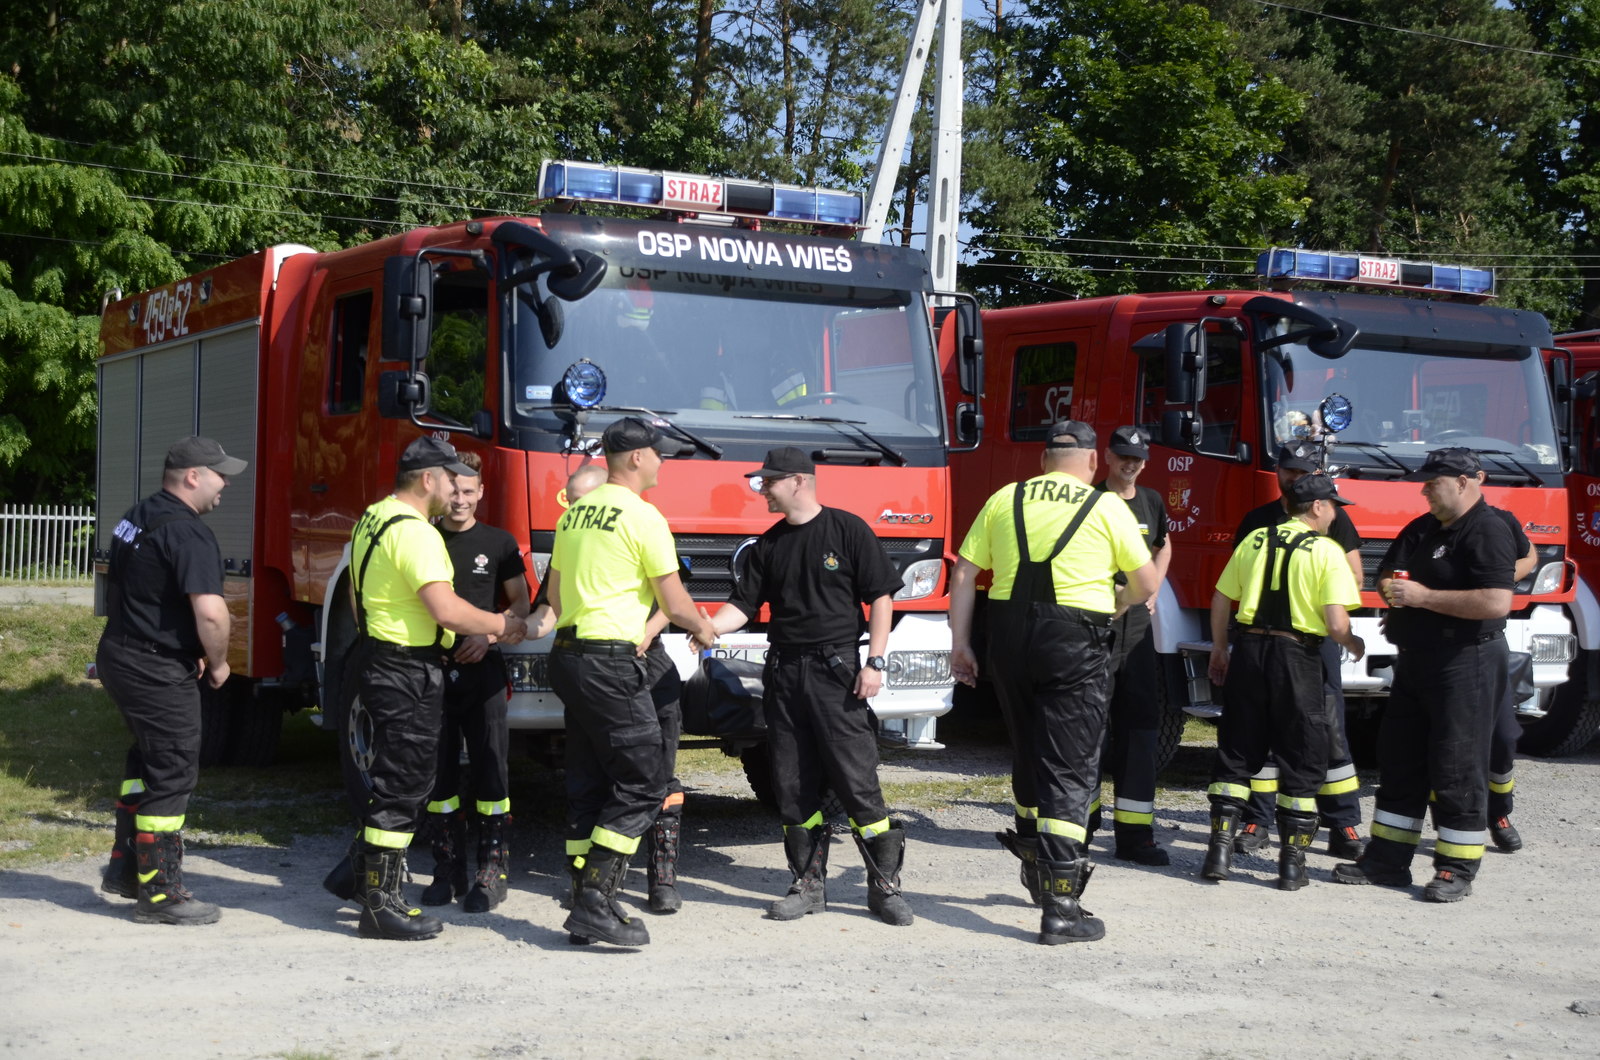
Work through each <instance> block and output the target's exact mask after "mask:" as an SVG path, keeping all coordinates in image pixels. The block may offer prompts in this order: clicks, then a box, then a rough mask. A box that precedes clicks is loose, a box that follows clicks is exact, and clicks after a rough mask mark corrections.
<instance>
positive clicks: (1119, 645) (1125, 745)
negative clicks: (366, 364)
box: [1091, 604, 1162, 842]
mask: <svg viewBox="0 0 1600 1060" xmlns="http://www.w3.org/2000/svg"><path fill="white" fill-rule="evenodd" d="M1111 634H1112V641H1111V645H1112V647H1111V665H1110V676H1109V683H1110V687H1111V693H1110V702H1109V704H1108V709H1107V722H1106V744H1105V751H1104V759H1103V767H1102V771H1103V772H1107V773H1110V774H1111V782H1112V785H1113V790H1114V792H1115V802H1114V803H1113V807H1112V821H1113V822H1114V824H1115V827H1116V833H1117V836H1118V837H1119V841H1122V842H1128V841H1135V840H1137V839H1138V838H1140V837H1142V836H1149V835H1151V834H1152V832H1153V828H1152V825H1153V821H1154V818H1155V798H1156V756H1157V755H1158V754H1159V753H1160V743H1161V709H1162V705H1161V698H1160V695H1159V693H1158V691H1157V688H1156V682H1157V681H1158V680H1159V679H1160V666H1161V661H1160V659H1159V657H1158V656H1157V655H1156V640H1155V634H1154V632H1153V631H1152V629H1151V626H1150V609H1149V608H1147V607H1145V606H1144V605H1143V604H1136V605H1134V606H1133V607H1130V608H1128V610H1127V611H1126V612H1124V613H1123V615H1122V617H1120V618H1117V619H1115V620H1113V621H1112V623H1111ZM1092 801H1093V800H1091V803H1092Z"/></svg>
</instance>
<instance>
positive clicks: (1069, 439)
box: [1044, 420, 1095, 449]
mask: <svg viewBox="0 0 1600 1060" xmlns="http://www.w3.org/2000/svg"><path fill="white" fill-rule="evenodd" d="M1094 446H1095V440H1094V428H1093V427H1091V426H1089V425H1088V424H1087V423H1084V422H1083V421H1082V420H1060V421H1058V422H1056V423H1052V424H1051V425H1050V431H1049V433H1047V434H1046V435H1045V443H1044V447H1045V448H1046V449H1093V448H1094Z"/></svg>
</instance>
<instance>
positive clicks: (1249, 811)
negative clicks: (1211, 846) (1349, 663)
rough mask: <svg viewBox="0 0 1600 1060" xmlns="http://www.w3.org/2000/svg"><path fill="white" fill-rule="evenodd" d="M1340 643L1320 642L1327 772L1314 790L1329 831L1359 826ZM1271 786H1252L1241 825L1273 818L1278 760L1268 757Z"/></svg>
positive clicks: (1357, 785) (1358, 784)
mask: <svg viewBox="0 0 1600 1060" xmlns="http://www.w3.org/2000/svg"><path fill="white" fill-rule="evenodd" d="M1339 658H1340V656H1339V642H1338V641H1336V640H1334V639H1332V638H1331V637H1325V638H1323V641H1322V681H1323V684H1322V694H1323V695H1324V696H1325V697H1327V699H1328V702H1329V704H1330V713H1329V715H1328V772H1327V775H1326V776H1325V777H1324V778H1323V782H1322V786H1321V787H1320V788H1318V789H1317V816H1318V817H1320V818H1321V823H1322V824H1324V825H1326V826H1327V827H1329V828H1334V829H1337V828H1356V827H1358V826H1359V825H1360V824H1361V781H1360V779H1359V778H1358V777H1357V775H1356V761H1355V758H1354V757H1352V756H1351V754H1350V734H1349V728H1348V716H1347V714H1346V709H1345V702H1344V680H1343V678H1342V677H1341V676H1340V673H1339ZM1267 764H1268V765H1269V766H1271V767H1272V776H1273V779H1274V783H1273V784H1272V786H1271V787H1270V788H1269V787H1268V785H1266V784H1255V785H1252V789H1253V790H1252V792H1251V795H1250V805H1249V806H1248V807H1247V808H1246V809H1245V811H1244V823H1246V824H1250V823H1255V824H1258V825H1265V824H1269V823H1270V822H1271V821H1272V819H1273V811H1274V809H1275V800H1274V798H1273V796H1274V795H1275V794H1276V792H1277V787H1276V783H1275V778H1276V776H1277V772H1276V771H1277V769H1278V761H1277V759H1276V758H1275V757H1274V756H1272V755H1268V756H1267Z"/></svg>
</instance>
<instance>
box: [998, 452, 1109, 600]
mask: <svg viewBox="0 0 1600 1060" xmlns="http://www.w3.org/2000/svg"><path fill="white" fill-rule="evenodd" d="M1026 486H1027V483H1026V482H1019V483H1017V488H1016V491H1015V493H1013V494H1012V500H1011V519H1012V522H1013V523H1014V524H1015V525H1016V528H1017V576H1016V579H1015V580H1014V581H1013V582H1012V584H1011V599H1012V600H1014V601H1017V602H1018V603H1036V604H1053V603H1055V602H1056V582H1055V578H1054V577H1053V576H1052V575H1051V573H1050V566H1051V564H1053V563H1054V562H1055V559H1056V557H1057V556H1059V555H1061V550H1062V549H1064V548H1066V547H1067V542H1068V541H1071V540H1072V535H1074V534H1076V533H1077V532H1078V527H1080V526H1082V525H1083V521H1084V520H1085V519H1087V518H1088V517H1089V510H1090V509H1091V508H1093V507H1094V505H1095V502H1096V501H1098V500H1099V499H1100V496H1101V492H1102V491H1100V490H1097V489H1089V497H1088V499H1087V500H1085V501H1084V502H1083V504H1081V505H1079V507H1078V511H1077V513H1076V514H1075V515H1073V517H1072V521H1071V522H1069V523H1068V524H1067V527H1066V529H1065V530H1062V531H1061V536H1060V537H1059V538H1057V539H1056V547H1055V548H1053V549H1051V550H1050V555H1048V556H1046V557H1045V558H1044V559H1042V560H1031V559H1029V558H1028V528H1027V527H1026V526H1025V525H1024V524H1023V521H1022V495H1023V493H1024V492H1025V487H1026ZM1085 488H1086V489H1087V488H1088V487H1085Z"/></svg>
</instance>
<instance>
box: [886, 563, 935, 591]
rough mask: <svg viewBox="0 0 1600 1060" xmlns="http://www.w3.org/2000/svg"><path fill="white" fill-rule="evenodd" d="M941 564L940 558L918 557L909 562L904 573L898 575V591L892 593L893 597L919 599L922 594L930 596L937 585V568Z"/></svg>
mask: <svg viewBox="0 0 1600 1060" xmlns="http://www.w3.org/2000/svg"><path fill="white" fill-rule="evenodd" d="M943 566H944V560H942V559H919V560H917V562H915V563H912V564H910V565H909V566H907V567H906V569H905V573H903V574H901V575H900V582H901V585H900V591H899V592H897V593H895V594H894V598H895V599H896V600H921V599H922V598H923V597H924V596H932V595H933V591H934V590H935V589H937V588H938V587H939V570H940V568H942V567H943Z"/></svg>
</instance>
